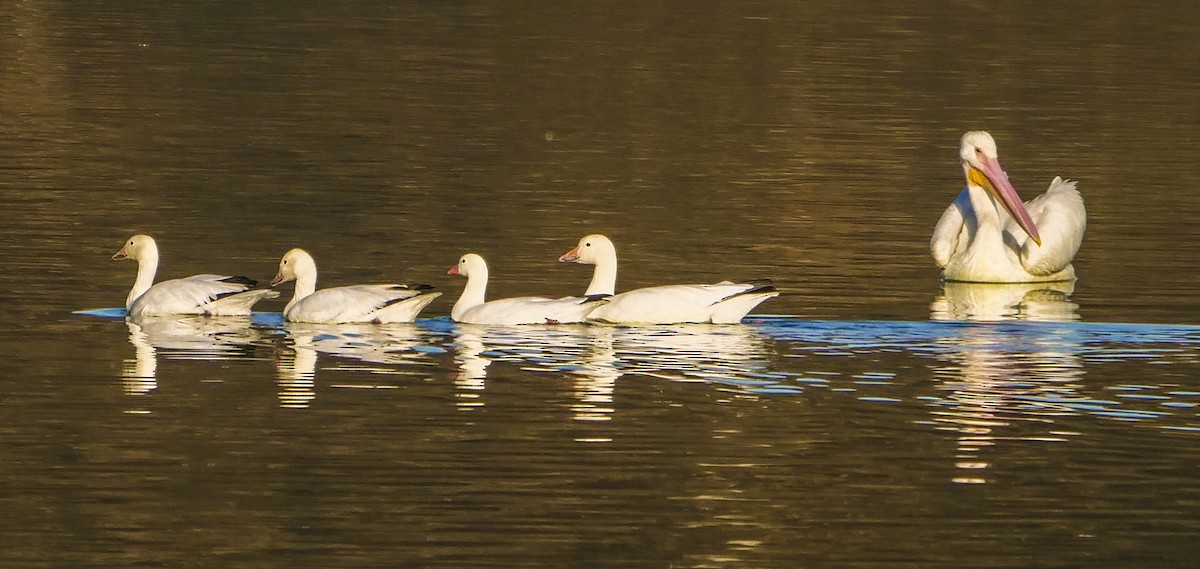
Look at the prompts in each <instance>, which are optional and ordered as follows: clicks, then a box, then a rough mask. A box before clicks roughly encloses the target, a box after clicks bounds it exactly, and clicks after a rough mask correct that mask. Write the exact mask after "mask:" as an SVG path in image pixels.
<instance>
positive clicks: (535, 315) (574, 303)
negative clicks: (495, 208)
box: [447, 253, 607, 326]
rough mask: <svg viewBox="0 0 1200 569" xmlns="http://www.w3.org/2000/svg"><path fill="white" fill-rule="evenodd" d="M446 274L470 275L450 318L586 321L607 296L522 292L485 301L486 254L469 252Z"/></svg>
mask: <svg viewBox="0 0 1200 569" xmlns="http://www.w3.org/2000/svg"><path fill="white" fill-rule="evenodd" d="M447 274H451V275H463V276H465V277H467V286H466V287H464V288H463V293H462V296H460V297H459V299H458V302H456V303H454V308H452V309H451V310H450V318H451V319H453V320H454V321H455V322H462V323H465V324H491V325H497V326H517V325H522V324H569V323H575V322H583V321H584V320H585V319H586V318H587V316H588V314H590V313H591V312H592V311H594V310H596V309H597V308H598V307H600V306H602V305H603V304H604V303H605V302H606V301H607V297H605V298H581V297H574V296H568V297H565V298H543V297H539V296H520V297H514V298H503V299H499V300H492V301H485V300H484V297H485V294H486V292H487V282H488V267H487V263H486V262H485V261H484V260H483V257H480V256H479V255H476V254H474V253H467V254H466V255H463V256H462V258H460V259H459V260H458V264H456V265H454V266H453V267H450V270H449V271H447Z"/></svg>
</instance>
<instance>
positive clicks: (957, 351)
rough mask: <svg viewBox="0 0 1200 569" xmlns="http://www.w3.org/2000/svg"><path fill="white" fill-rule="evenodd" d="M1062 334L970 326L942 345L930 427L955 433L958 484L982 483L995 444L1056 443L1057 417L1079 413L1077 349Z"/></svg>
mask: <svg viewBox="0 0 1200 569" xmlns="http://www.w3.org/2000/svg"><path fill="white" fill-rule="evenodd" d="M1073 334H1074V333H1073V332H1072V331H1071V330H1070V329H1068V328H1051V329H1044V330H1043V329H1038V328H1037V327H1030V326H1026V325H1013V326H970V327H967V328H962V329H960V330H959V334H958V335H956V336H953V337H948V338H944V339H943V342H942V344H943V346H945V348H946V351H945V352H942V353H941V354H939V355H938V356H937V357H938V358H939V359H942V360H944V361H945V362H946V363H947V364H949V365H948V366H946V367H943V368H940V369H935V370H934V378H935V379H936V380H938V381H937V386H936V389H937V390H938V392H939V395H938V396H937V397H934V398H931V400H930V401H931V404H932V405H933V406H934V410H933V411H932V413H933V417H934V419H933V421H934V424H935V425H937V426H938V428H940V429H943V430H946V431H949V432H953V433H956V435H957V441H956V442H957V451H956V455H955V466H956V467H957V468H958V469H959V470H960V474H959V475H958V476H956V477H955V478H954V481H955V482H961V483H985V482H987V478H986V476H985V475H986V472H987V469H989V468H990V467H991V464H990V463H989V462H988V461H987V460H986V459H985V458H984V455H985V454H986V452H987V449H990V448H993V447H995V446H996V445H998V444H1000V443H1001V442H1002V441H1026V442H1061V441H1064V440H1066V438H1065V437H1067V436H1069V435H1070V434H1071V433H1069V432H1066V431H1063V430H1060V429H1057V428H1056V427H1055V422H1056V420H1057V419H1058V418H1061V417H1063V416H1070V415H1076V414H1078V411H1077V409H1078V406H1079V405H1080V404H1081V403H1084V402H1085V400H1086V398H1085V397H1084V396H1082V395H1080V394H1079V390H1080V389H1081V388H1082V386H1083V378H1084V368H1083V363H1082V361H1081V357H1080V353H1081V350H1082V346H1081V345H1080V343H1079V341H1078V339H1076V338H1074V337H1073Z"/></svg>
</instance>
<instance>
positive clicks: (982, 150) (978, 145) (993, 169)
mask: <svg viewBox="0 0 1200 569" xmlns="http://www.w3.org/2000/svg"><path fill="white" fill-rule="evenodd" d="M958 156H959V158H961V159H962V166H963V173H964V174H966V176H967V184H968V185H971V186H974V187H977V188H983V189H985V190H987V191H988V193H990V194H991V195H992V197H994V198H995V199H996V201H999V202H1000V205H1002V206H1004V209H1005V210H1006V211H1008V214H1009V215H1011V216H1012V217H1013V219H1015V220H1016V221H1017V224H1018V225H1020V226H1021V229H1024V230H1025V233H1027V234H1029V237H1030V238H1031V239H1033V240H1034V242H1036V243H1037V244H1038V245H1041V244H1042V238H1041V236H1040V235H1038V230H1037V225H1035V224H1034V222H1033V218H1032V217H1030V215H1029V210H1027V209H1025V204H1023V203H1021V197H1020V196H1018V195H1017V190H1016V189H1015V188H1013V186H1012V183H1011V182H1009V181H1008V175H1007V174H1005V173H1004V168H1002V167H1001V166H1000V156H999V153H998V152H997V151H996V140H995V139H993V138H992V135H990V134H988V133H987V132H986V131H982V130H973V131H970V132H968V133H966V134H964V135H963V137H962V142H961V143H960V146H959V148H958Z"/></svg>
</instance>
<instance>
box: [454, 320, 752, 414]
mask: <svg viewBox="0 0 1200 569" xmlns="http://www.w3.org/2000/svg"><path fill="white" fill-rule="evenodd" d="M456 331H457V338H456V341H455V345H456V355H455V360H456V362H457V364H458V368H459V371H458V375H457V379H456V385H457V387H458V391H459V394H458V396H459V405H460V407H461V408H464V409H470V408H477V407H480V406H482V405H483V404H484V403H483V394H484V392H485V390H486V381H487V374H488V371H489V369H490V368H491V366H492V364H493V363H495V362H509V363H513V364H516V365H518V366H520V367H522V368H523V369H526V370H531V371H550V372H559V373H563V374H566V375H567V376H568V377H570V378H571V380H572V383H573V386H572V388H573V393H574V395H575V400H576V402H575V404H574V405H573V406H572V411H573V415H574V418H575V419H576V420H580V421H606V420H609V419H611V418H612V414H613V413H614V411H615V407H614V400H613V395H614V390H615V389H616V383H617V379H618V378H620V377H621V376H622V375H625V374H636V375H644V376H652V377H657V378H662V379H667V380H671V381H694V382H709V383H715V384H721V385H724V386H734V387H737V388H740V387H744V386H759V385H761V384H763V383H764V382H763V381H762V380H761V377H762V376H763V374H764V373H765V372H766V370H767V369H768V368H769V362H768V360H767V357H766V353H767V347H766V343H767V341H768V338H767V337H766V336H765V335H763V334H761V333H759V332H757V331H755V330H754V329H753V327H750V326H715V325H705V324H686V325H673V326H657V327H609V326H574V325H569V326H568V325H563V326H536V327H531V326H525V327H488V326H474V325H459V326H457V327H456Z"/></svg>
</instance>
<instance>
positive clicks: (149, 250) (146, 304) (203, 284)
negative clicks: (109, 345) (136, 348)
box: [112, 235, 279, 318]
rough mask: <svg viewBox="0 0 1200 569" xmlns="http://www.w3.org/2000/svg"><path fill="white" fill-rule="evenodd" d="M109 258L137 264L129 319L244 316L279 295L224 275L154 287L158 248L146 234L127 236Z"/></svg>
mask: <svg viewBox="0 0 1200 569" xmlns="http://www.w3.org/2000/svg"><path fill="white" fill-rule="evenodd" d="M112 258H113V260H115V261H119V260H122V259H133V260H135V261H137V263H138V273H137V278H136V279H135V280H134V283H133V288H132V289H130V291H129V296H127V297H126V298H125V312H126V315H127V316H129V317H132V318H139V317H143V316H168V315H173V314H202V315H205V316H245V315H247V314H250V309H251V307H253V306H254V303H256V302H258V301H260V300H263V299H267V298H275V297H277V296H279V293H278V292H275V291H273V290H267V289H254V288H253V287H254V285H255V284H256V283H255V281H253V280H251V279H248V278H246V277H231V276H226V275H209V274H205V275H192V276H190V277H185V278H181V279H171V280H166V281H162V282H160V283H157V284H155V283H154V274H155V273H156V272H158V245H157V244H156V243H155V242H154V239H153V238H151V237H150V236H148V235H134V236H133V237H130V238H129V240H128V241H126V242H125V246H124V247H121V250H120V251H117V252H116V253H115V254H114V255H113V257H112Z"/></svg>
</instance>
